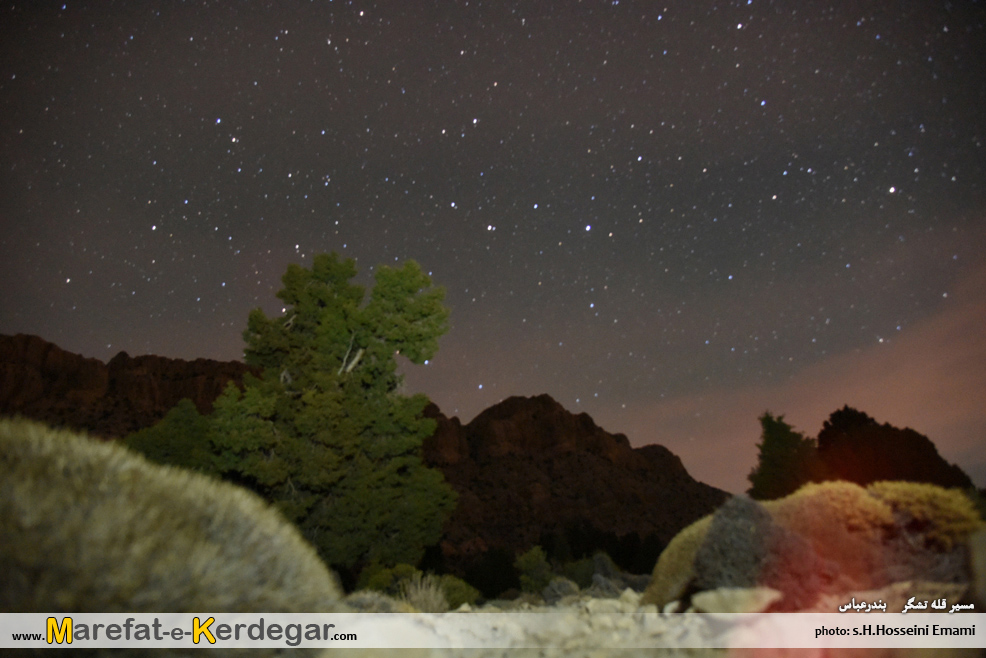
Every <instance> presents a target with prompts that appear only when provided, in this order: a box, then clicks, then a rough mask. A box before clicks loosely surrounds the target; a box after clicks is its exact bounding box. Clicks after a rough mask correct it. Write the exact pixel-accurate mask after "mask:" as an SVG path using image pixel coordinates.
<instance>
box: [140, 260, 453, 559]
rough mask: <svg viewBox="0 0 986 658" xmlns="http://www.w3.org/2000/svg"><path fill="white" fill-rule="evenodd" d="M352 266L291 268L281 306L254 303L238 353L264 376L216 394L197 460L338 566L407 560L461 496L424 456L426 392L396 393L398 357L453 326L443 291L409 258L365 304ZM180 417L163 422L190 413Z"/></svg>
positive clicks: (417, 352)
mask: <svg viewBox="0 0 986 658" xmlns="http://www.w3.org/2000/svg"><path fill="white" fill-rule="evenodd" d="M355 276H356V267H355V264H354V262H353V261H352V260H340V259H339V258H338V256H337V255H335V254H331V255H326V254H323V255H319V256H316V257H315V259H314V261H313V264H312V267H311V269H306V268H303V267H300V266H298V265H290V266H289V267H288V269H287V272H286V273H285V274H284V276H283V277H282V282H283V285H284V287H283V289H282V290H280V291H279V292H278V293H277V297H278V298H279V299H280V300H281V301H282V302H283V303H284V306H285V309H286V312H285V313H284V314H283V316H280V317H268V316H267V315H266V314H265V313H264V312H263V311H262V310H260V309H256V310H254V311H252V312H251V313H250V316H249V320H248V323H247V328H246V330H245V331H244V333H243V337H244V339H245V341H246V343H247V346H246V349H245V360H246V362H247V363H248V364H249V365H253V366H257V367H259V368H261V369H262V371H263V375H262V377H260V378H257V377H254V376H252V375H249V374H248V375H247V376H246V377H245V379H244V385H243V390H242V391H241V390H240V389H239V388H237V387H236V386H235V385H232V384H230V385H229V386H227V388H226V390H225V391H224V392H223V394H222V395H221V396H220V397H219V398H218V399H217V400H216V401H215V403H214V411H213V414H212V416H211V417H210V418H209V419H208V421H209V422H208V425H209V427H208V432H207V434H208V441H207V444H208V445H209V446H210V448H211V452H210V457H209V459H207V460H205V461H207V462H208V465H209V469H211V470H213V471H214V472H216V473H218V474H220V475H221V476H222V477H223V478H225V479H228V480H231V481H234V482H237V483H239V484H242V485H244V486H247V487H249V488H251V489H253V490H254V491H257V492H258V493H260V494H261V495H262V496H264V497H265V498H267V499H268V500H270V501H271V502H273V503H274V504H275V505H277V506H278V507H279V508H280V509H281V510H282V511H283V512H284V513H285V515H286V516H287V517H288V518H289V519H291V520H292V521H294V522H295V523H296V524H297V525H298V527H299V528H300V529H301V531H302V533H303V534H304V535H305V536H306V537H307V538H308V540H309V541H311V542H312V544H313V545H314V546H315V547H316V549H317V550H318V551H319V553H320V555H321V556H322V557H323V559H324V560H325V561H326V562H328V563H329V564H331V565H333V566H335V567H337V568H340V569H348V570H351V569H354V568H357V567H359V566H360V565H362V564H366V563H368V562H370V561H372V560H378V561H379V562H381V563H383V564H389V565H393V564H397V563H400V562H406V563H410V564H415V563H417V562H418V560H420V558H421V557H422V555H423V552H424V548H425V547H426V546H429V545H432V544H435V543H437V541H438V539H439V538H440V536H441V531H442V526H443V524H444V521H445V519H446V518H447V516H448V514H450V513H451V511H452V509H453V507H454V505H455V500H456V494H455V492H454V490H453V489H452V488H451V487H450V486H449V485H448V484H447V483H446V482H445V480H444V476H443V475H442V473H441V471H438V470H435V469H431V468H427V467H426V466H425V465H424V464H423V462H422V460H421V444H422V441H423V440H424V439H425V438H427V437H429V436H430V435H431V434H432V433H433V432H434V430H435V421H433V420H430V419H425V418H422V417H421V412H422V411H423V409H424V407H425V406H426V405H427V403H428V400H427V398H426V397H425V396H423V395H414V396H405V395H401V394H400V392H399V388H400V384H401V377H400V375H399V374H398V372H397V360H396V356H397V355H398V354H401V355H403V356H405V357H406V358H407V359H408V360H410V361H411V362H412V363H417V364H421V363H423V362H424V361H425V360H427V359H429V358H431V357H433V356H434V354H435V352H436V351H437V349H438V338H439V336H441V335H442V334H443V333H444V332H445V331H447V328H448V310H447V309H446V308H445V307H444V306H443V304H442V299H443V298H444V290H443V289H442V288H438V287H434V286H432V285H431V280H430V278H429V277H428V276H427V275H426V274H425V273H423V272H422V271H421V269H420V267H419V266H418V265H417V263H414V262H413V261H408V262H407V263H406V264H404V266H403V267H401V268H389V267H380V268H378V270H377V272H376V276H375V285H374V287H373V290H372V292H371V294H370V296H369V299H368V300H367V301H365V303H364V290H363V288H362V287H361V286H358V285H356V284H354V283H352V282H351V280H352V279H353V278H354V277H355ZM187 412H188V410H187V409H186V410H184V411H182V414H185V415H187ZM185 415H181V416H178V417H176V418H172V419H171V420H170V421H169V422H170V423H171V424H172V426H174V425H175V423H176V422H178V421H182V422H185V423H192V422H193V421H194V418H187V419H186V418H185ZM166 429H167V428H166ZM197 431H198V430H197ZM139 438H140V437H138V438H137V439H135V440H138V439H139ZM141 440H142V439H141ZM143 442H144V444H145V445H146V444H147V441H146V440H143ZM196 459H198V457H197V458H196ZM171 463H175V462H174V461H172V462H171Z"/></svg>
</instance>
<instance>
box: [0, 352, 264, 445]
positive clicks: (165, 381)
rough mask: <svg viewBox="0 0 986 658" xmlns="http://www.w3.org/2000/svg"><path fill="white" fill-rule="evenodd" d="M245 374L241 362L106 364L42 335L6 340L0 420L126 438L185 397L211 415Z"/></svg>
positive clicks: (124, 358) (123, 360)
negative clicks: (15, 417)
mask: <svg viewBox="0 0 986 658" xmlns="http://www.w3.org/2000/svg"><path fill="white" fill-rule="evenodd" d="M247 372H251V369H250V368H249V367H248V366H246V365H245V364H243V363H239V362H236V361H230V362H222V361H213V360H210V359H196V360H195V361H183V360H181V359H168V358H165V357H160V356H139V357H130V356H129V355H128V354H127V353H126V352H120V353H119V354H117V355H116V356H115V357H113V359H111V360H110V362H109V363H108V364H104V363H102V362H101V361H99V360H97V359H90V358H86V357H83V356H81V355H79V354H73V353H71V352H66V351H64V350H62V349H61V348H59V347H58V346H57V345H54V344H53V343H49V342H47V341H45V340H43V339H42V338H39V337H37V336H28V335H25V334H17V335H16V336H5V335H0V414H3V415H8V416H12V415H21V416H24V417H26V418H32V419H34V420H39V421H42V422H46V423H49V424H52V425H59V426H67V427H70V428H72V429H76V430H85V431H87V432H88V433H90V434H92V435H95V436H100V437H107V438H116V437H123V436H126V435H127V434H130V433H131V432H134V431H136V430H139V429H142V428H144V427H148V426H150V425H153V424H154V423H156V422H157V421H158V420H160V419H161V418H162V417H163V416H164V414H166V413H167V412H168V411H169V410H170V409H171V408H172V407H174V406H175V405H176V404H178V402H179V401H180V400H182V399H183V398H189V399H191V400H192V402H193V403H194V404H195V406H196V407H197V408H198V410H199V412H200V413H209V412H210V411H211V410H212V403H213V401H214V400H215V399H216V398H217V397H218V396H219V394H220V393H222V391H223V389H224V388H225V387H226V384H227V383H228V382H230V381H232V382H236V383H239V382H241V381H242V379H243V376H244V375H245V374H246V373H247ZM253 372H255V374H256V371H253Z"/></svg>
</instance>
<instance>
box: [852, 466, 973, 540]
mask: <svg viewBox="0 0 986 658" xmlns="http://www.w3.org/2000/svg"><path fill="white" fill-rule="evenodd" d="M866 490H867V491H868V492H869V494H870V495H871V496H873V497H874V498H876V499H878V500H880V501H883V502H884V503H886V504H887V505H889V506H890V508H891V509H892V510H893V513H894V517H895V520H896V522H897V525H898V526H901V527H902V529H903V530H904V531H905V532H907V533H909V534H912V535H915V534H916V535H919V536H921V537H922V538H923V539H924V541H925V542H926V543H927V544H928V545H930V546H934V547H937V548H941V549H944V550H950V549H951V548H952V547H953V546H955V545H956V544H958V543H960V542H961V541H963V540H964V539H966V538H967V537H968V536H969V535H971V534H972V533H973V532H975V531H976V530H979V529H980V528H983V527H984V526H986V524H984V523H983V520H982V518H980V516H979V512H978V510H977V509H976V506H975V505H974V504H973V502H972V501H971V500H970V499H969V497H968V496H966V495H965V494H964V493H963V492H962V491H960V490H958V489H942V488H941V487H937V486H935V485H933V484H922V483H917V482H874V483H873V484H871V485H869V486H868V487H867V488H866Z"/></svg>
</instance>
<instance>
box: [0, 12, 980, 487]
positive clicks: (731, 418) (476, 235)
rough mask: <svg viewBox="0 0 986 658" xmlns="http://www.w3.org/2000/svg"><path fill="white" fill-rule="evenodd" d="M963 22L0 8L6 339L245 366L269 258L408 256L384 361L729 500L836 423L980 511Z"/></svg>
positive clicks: (882, 15) (973, 18) (476, 405)
mask: <svg viewBox="0 0 986 658" xmlns="http://www.w3.org/2000/svg"><path fill="white" fill-rule="evenodd" d="M984 25H986V5H984V3H983V2H982V1H979V2H974V1H959V0H954V1H952V2H917V1H915V2H902V3H887V2H883V1H879V0H872V1H865V0H864V1H863V2H835V3H832V2H817V1H815V0H800V1H798V2H781V1H773V2H771V1H768V0H740V1H739V2H716V1H711V0H692V1H688V2H665V3H663V4H662V3H660V2H644V1H633V0H619V1H617V0H607V1H601V0H583V1H577V0H564V1H562V0H538V1H537V2H533V1H531V2H519V1H506V0H505V1H491V2H480V1H477V0H468V1H466V0H413V1H409V0H381V1H378V2H373V1H369V0H367V1H365V2H364V1H361V0H352V1H342V0H335V1H328V0H320V1H314V2H292V1H289V0H283V1H280V2H236V3H232V2H225V3H223V2H168V1H165V2H156V3H151V2H129V1H128V2H110V1H105V2H71V1H70V2H67V3H62V2H47V1H44V0H37V1H30V2H28V1H23V2H8V3H6V4H5V5H4V6H3V7H2V8H0V282H2V290H3V293H2V304H0V333H5V334H13V333H18V332H22V333H31V334H37V335H40V336H42V337H43V338H45V339H47V340H50V341H53V342H55V343H57V344H58V345H60V346H61V347H63V348H64V349H67V350H69V351H73V352H78V353H81V354H84V355H86V356H92V357H97V358H100V359H102V360H104V361H105V360H108V359H109V358H111V357H112V356H113V355H114V354H116V353H117V352H119V351H121V350H125V351H127V352H128V353H129V354H131V355H132V356H136V355H139V354H148V353H151V354H160V355H164V356H169V357H180V358H186V359H193V358H197V357H208V358H214V359H222V360H232V359H239V358H241V357H242V349H243V341H242V338H241V332H242V330H243V328H244V327H245V324H246V318H247V314H248V313H249V311H250V309H252V308H255V307H258V306H260V307H262V308H264V309H265V310H266V311H267V312H268V313H269V314H276V313H279V312H280V305H279V302H278V300H277V299H276V298H275V297H274V293H275V292H276V291H277V290H278V289H279V288H280V277H281V275H282V274H283V273H284V271H285V268H286V267H287V265H288V264H289V263H300V264H307V263H310V262H311V257H312V255H313V254H316V253H320V252H327V251H337V252H339V253H340V254H342V255H344V256H346V257H351V258H354V259H356V261H357V263H358V266H359V268H360V270H361V274H360V282H362V283H371V282H372V271H373V268H374V267H375V266H377V265H378V264H395V263H397V264H399V263H400V262H401V261H403V260H405V259H414V260H416V261H418V262H419V263H420V264H421V265H422V267H423V268H424V269H425V271H427V272H429V273H431V275H432V278H433V281H434V282H435V283H436V284H439V285H442V286H445V287H446V289H447V297H446V302H447V305H448V306H449V307H450V309H451V312H452V315H451V330H450V332H449V333H448V334H447V335H446V336H445V337H444V338H443V339H442V340H441V348H440V351H439V353H438V354H437V355H436V357H435V358H434V359H433V360H432V361H431V362H430V363H429V364H428V365H426V366H414V367H407V368H405V370H406V386H407V390H408V391H409V392H418V391H421V392H424V393H427V394H428V395H429V396H430V397H431V398H432V399H433V400H434V401H435V402H436V403H437V404H438V405H439V406H440V407H441V409H442V410H443V411H444V412H445V413H446V414H447V415H450V416H451V415H457V416H459V417H460V418H461V419H462V420H463V422H467V421H468V420H470V419H471V418H472V417H474V416H475V415H476V414H477V413H479V412H480V411H481V410H483V409H484V408H486V407H488V406H490V405H492V404H494V403H496V402H497V401H499V400H502V399H503V398H506V397H508V396H511V395H536V394H540V393H548V394H549V395H551V396H552V397H554V398H555V399H556V400H558V401H559V402H560V403H561V404H562V405H564V406H565V407H566V408H567V409H569V410H571V411H573V412H587V413H589V414H590V415H591V416H592V417H593V418H594V420H595V421H596V423H597V424H599V425H600V426H601V427H603V428H605V429H606V430H608V431H610V432H623V433H625V434H627V435H628V436H629V438H630V440H631V442H632V444H633V445H645V444H649V443H660V444H663V445H666V446H667V447H668V448H670V449H671V450H672V451H673V452H675V453H676V454H678V455H680V456H681V458H682V460H683V462H684V464H685V466H686V467H687V468H688V470H689V472H690V473H691V474H692V475H693V476H695V477H696V478H698V479H699V480H702V481H704V482H708V483H709V484H712V485H715V486H718V487H722V488H724V489H727V490H729V491H733V492H740V491H743V490H745V489H746V487H747V486H748V482H747V480H746V476H747V474H748V473H749V471H750V470H751V469H752V468H753V466H754V464H755V462H756V446H755V444H756V442H757V441H758V439H759V423H758V422H757V417H758V416H759V415H760V414H761V413H763V412H764V411H765V410H770V411H771V412H773V413H775V414H784V415H785V418H786V420H787V421H788V422H790V423H791V424H792V425H794V426H795V427H796V428H797V429H799V430H801V431H804V432H806V433H807V434H809V435H812V436H814V435H815V434H817V432H818V430H819V429H820V428H821V424H822V421H823V420H824V419H825V418H827V417H828V415H829V414H830V413H831V412H832V411H835V410H836V409H837V408H840V407H841V406H843V405H844V404H849V405H851V406H854V407H856V408H858V409H861V410H863V411H866V412H867V413H869V414H870V415H871V416H874V417H875V418H876V419H877V420H878V421H880V422H885V421H886V422H890V423H892V424H894V425H896V426H899V427H903V426H910V427H913V428H914V429H916V430H918V431H920V432H922V433H924V434H926V435H928V436H929V437H930V438H931V439H932V440H933V441H935V443H936V444H937V445H938V447H939V451H940V452H941V453H942V454H943V455H944V456H945V457H946V458H947V459H948V460H950V461H953V462H958V463H959V464H960V466H962V467H963V468H964V469H965V470H966V471H967V472H969V473H970V475H972V476H973V479H974V480H975V481H976V482H977V484H978V486H986V450H984V447H986V332H984V327H986V258H984V248H986V189H984V185H986V149H984V147H983V141H984V139H986V134H984V131H986V27H984Z"/></svg>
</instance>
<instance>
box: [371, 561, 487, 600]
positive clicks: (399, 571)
mask: <svg viewBox="0 0 986 658" xmlns="http://www.w3.org/2000/svg"><path fill="white" fill-rule="evenodd" d="M428 576H429V579H428V580H427V581H423V580H422V579H423V578H424V577H425V574H423V573H422V572H421V571H420V570H419V569H417V568H415V567H413V566H411V565H410V564H398V565H396V566H394V567H385V566H383V565H381V564H380V563H379V562H372V563H370V564H369V565H367V566H366V567H365V568H364V569H363V571H362V572H360V575H359V579H358V580H357V581H356V590H357V591H365V590H370V591H376V592H382V593H384V594H388V595H390V596H399V595H401V594H402V593H405V589H406V588H407V586H408V585H407V584H408V583H409V582H411V581H415V580H417V582H418V585H419V586H420V585H421V584H422V583H424V584H425V585H427V586H429V587H430V586H431V584H432V583H433V582H434V583H437V584H438V586H439V587H440V588H441V590H442V592H443V593H444V596H445V600H446V601H447V602H448V607H449V608H451V609H452V610H454V609H456V608H458V607H459V606H461V605H462V604H463V603H468V604H469V605H473V604H474V603H476V601H477V600H478V599H479V590H478V589H476V588H475V587H473V586H472V585H470V584H469V583H467V582H466V581H464V580H462V579H461V578H457V577H455V576H453V575H452V574H442V575H441V576H434V577H432V576H431V575H430V574H429V575H428ZM407 600H408V601H409V602H411V603H412V604H413V602H412V601H410V599H407ZM415 607H418V606H415ZM418 609H419V610H420V608H418ZM423 611H424V610H422V612H423Z"/></svg>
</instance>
